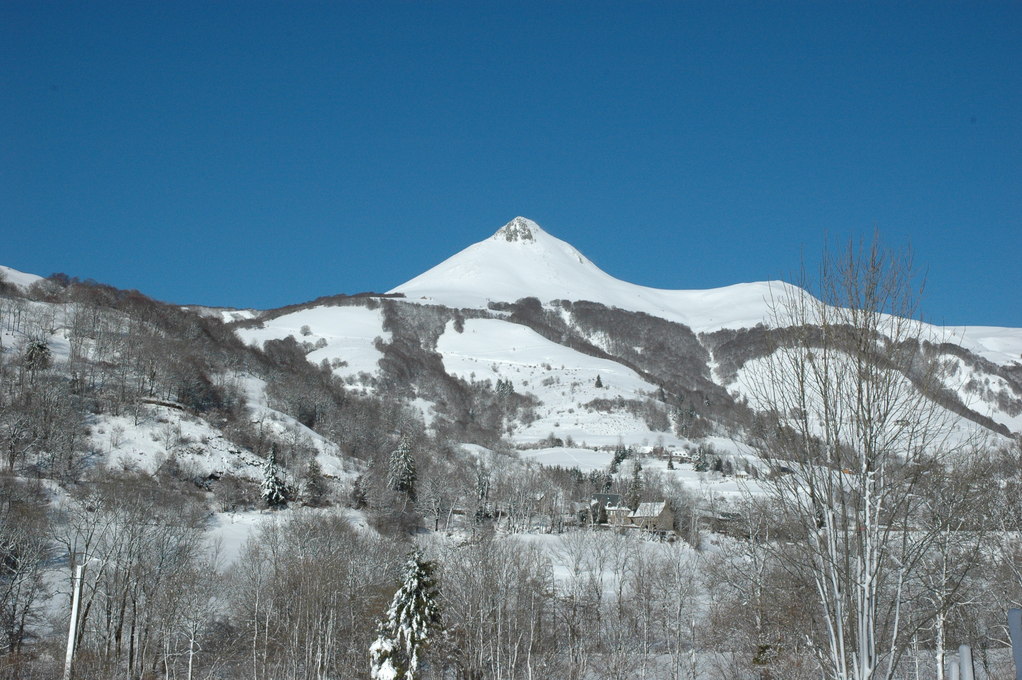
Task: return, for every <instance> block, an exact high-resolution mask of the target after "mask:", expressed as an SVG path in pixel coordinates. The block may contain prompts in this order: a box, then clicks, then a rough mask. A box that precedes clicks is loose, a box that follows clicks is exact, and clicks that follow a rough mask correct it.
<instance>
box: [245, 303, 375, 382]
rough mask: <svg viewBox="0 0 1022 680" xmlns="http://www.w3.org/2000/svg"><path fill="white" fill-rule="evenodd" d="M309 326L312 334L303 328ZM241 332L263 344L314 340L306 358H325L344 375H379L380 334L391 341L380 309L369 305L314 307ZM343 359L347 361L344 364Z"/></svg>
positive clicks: (320, 359) (315, 361)
mask: <svg viewBox="0 0 1022 680" xmlns="http://www.w3.org/2000/svg"><path fill="white" fill-rule="evenodd" d="M306 326H307V327H308V334H307V335H306V334H305V333H303V332H302V329H303V328H304V327H306ZM237 333H238V336H239V337H240V338H241V339H242V340H243V341H244V342H246V343H250V344H251V343H255V344H256V345H257V346H259V347H262V346H263V344H264V343H265V342H266V341H267V340H282V339H284V338H287V337H289V336H290V337H293V338H294V339H295V340H296V341H297V342H298V343H299V344H301V343H306V342H307V343H310V344H311V345H312V346H313V347H316V346H317V345H319V347H317V348H316V349H313V350H312V351H311V352H309V353H308V354H307V355H306V358H307V359H308V360H309V361H310V362H312V363H314V364H319V363H321V362H322V361H323V360H324V359H326V360H327V361H328V362H330V365H331V366H333V367H334V369H333V370H334V373H335V374H336V375H338V376H342V377H357V376H358V375H359V374H360V373H368V374H369V375H376V373H377V372H378V369H379V367H378V362H379V360H380V358H381V357H382V356H383V354H382V353H381V352H380V351H379V350H378V349H376V347H375V345H374V340H375V339H376V338H377V337H379V338H382V339H383V340H384V341H385V342H389V341H390V338H391V334H390V333H389V332H388V331H384V330H383V316H382V314H381V312H380V310H378V309H376V310H374V309H368V308H366V307H329V306H324V307H314V308H311V309H303V310H301V311H298V312H294V313H292V314H285V315H284V316H279V317H276V318H274V319H267V320H266V321H265V322H264V323H263V327H262V328H239V329H238V331H237ZM341 362H344V363H343V365H342V363H341Z"/></svg>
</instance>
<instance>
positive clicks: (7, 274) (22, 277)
mask: <svg viewBox="0 0 1022 680" xmlns="http://www.w3.org/2000/svg"><path fill="white" fill-rule="evenodd" d="M42 278H43V277H41V276H37V275H35V274H26V273H25V272H19V271H18V270H17V269H12V268H11V267H5V266H3V265H0V279H3V280H4V281H6V282H7V283H13V284H14V285H15V286H18V287H19V288H22V289H24V288H28V287H29V286H31V285H32V284H33V283H35V282H36V281H41V280H42Z"/></svg>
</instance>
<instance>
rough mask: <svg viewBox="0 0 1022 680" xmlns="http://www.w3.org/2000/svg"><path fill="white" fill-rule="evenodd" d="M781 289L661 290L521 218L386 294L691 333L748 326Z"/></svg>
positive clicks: (768, 285)
mask: <svg viewBox="0 0 1022 680" xmlns="http://www.w3.org/2000/svg"><path fill="white" fill-rule="evenodd" d="M787 288H788V284H786V283H783V282H780V281H775V282H761V283H740V284H736V285H733V286H727V287H724V288H713V289H709V290H661V289H657V288H646V287H644V286H637V285H635V284H632V283H627V282H625V281H621V280H619V279H615V278H614V277H613V276H610V275H609V274H607V273H605V272H603V271H602V270H601V269H600V268H599V267H597V266H596V265H595V264H593V263H592V262H590V261H589V260H588V259H587V258H586V257H585V256H584V255H582V253H580V252H578V251H577V250H576V249H575V248H573V247H572V246H571V245H569V244H568V243H565V242H564V241H562V240H560V239H558V238H556V237H554V236H551V235H550V234H548V233H547V232H545V231H543V229H541V228H540V226H539V225H538V224H536V223H535V222H533V221H531V220H528V219H526V218H524V217H516V218H515V219H513V220H511V221H510V222H508V223H507V224H505V225H504V226H503V227H501V228H500V229H499V230H497V233H495V234H494V235H493V236H491V237H490V238H488V239H486V240H485V241H480V242H479V243H476V244H474V245H471V246H469V247H468V248H465V249H464V250H462V251H461V252H459V253H457V254H456V255H454V256H452V257H450V258H448V259H447V260H445V261H443V262H441V263H440V264H438V265H437V266H435V267H433V268H432V269H430V270H429V271H427V272H425V273H424V274H421V275H420V276H417V277H415V278H414V279H412V280H411V281H408V282H407V283H404V284H402V285H400V286H397V287H396V288H394V289H393V290H391V291H390V292H391V293H403V294H404V295H405V296H406V297H407V299H408V300H409V301H412V302H423V303H428V304H437V305H443V306H446V307H453V308H470V309H485V308H486V307H487V305H488V304H489V303H490V302H498V301H502V302H513V301H515V300H518V299H520V298H524V297H535V298H538V299H539V300H540V301H541V302H550V301H552V300H591V301H594V302H600V303H602V304H604V305H607V306H608V307H618V308H620V309H625V310H629V311H635V312H645V313H646V314H651V315H653V316H659V317H661V318H664V319H668V320H670V321H676V322H679V323H683V324H685V325H687V326H689V327H690V328H692V330H694V331H695V332H697V333H699V332H703V331H711V330H716V329H718V328H743V327H748V326H754V325H756V324H757V323H760V322H761V321H763V319H764V318H766V317H767V315H768V311H769V306H770V301H771V299H773V298H774V297H777V296H780V295H782V294H783V292H784V291H785V290H786V289H787Z"/></svg>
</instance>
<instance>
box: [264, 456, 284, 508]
mask: <svg viewBox="0 0 1022 680" xmlns="http://www.w3.org/2000/svg"><path fill="white" fill-rule="evenodd" d="M259 493H260V495H261V496H262V499H263V502H264V503H266V505H267V507H270V508H276V507H279V506H281V505H284V503H286V502H287V486H286V485H285V484H284V481H283V480H282V479H281V478H280V471H279V470H278V469H277V447H276V446H273V447H272V448H270V455H269V456H267V457H266V462H265V463H264V464H263V481H262V483H261V484H260V485H259Z"/></svg>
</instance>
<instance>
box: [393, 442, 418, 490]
mask: <svg viewBox="0 0 1022 680" xmlns="http://www.w3.org/2000/svg"><path fill="white" fill-rule="evenodd" d="M415 480H416V473H415V458H413V457H412V447H411V445H410V444H409V443H408V439H406V438H405V437H402V438H401V443H400V444H399V445H398V447H397V449H395V450H394V451H393V452H391V454H390V468H389V470H388V474H387V481H388V483H389V484H390V488H391V489H393V490H394V491H400V492H401V493H404V494H407V495H408V498H409V500H411V501H413V502H414V501H415Z"/></svg>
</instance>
